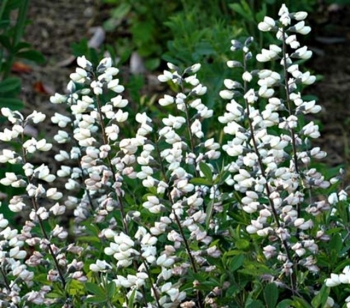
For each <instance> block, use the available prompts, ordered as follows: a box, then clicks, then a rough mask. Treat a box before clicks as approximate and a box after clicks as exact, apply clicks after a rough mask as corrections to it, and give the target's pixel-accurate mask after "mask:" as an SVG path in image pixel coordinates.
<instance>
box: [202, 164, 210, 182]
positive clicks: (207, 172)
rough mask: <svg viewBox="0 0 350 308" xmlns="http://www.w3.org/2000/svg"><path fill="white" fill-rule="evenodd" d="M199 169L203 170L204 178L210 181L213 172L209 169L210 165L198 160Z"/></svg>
mask: <svg viewBox="0 0 350 308" xmlns="http://www.w3.org/2000/svg"><path fill="white" fill-rule="evenodd" d="M199 169H200V170H201V171H202V172H203V174H204V176H205V178H206V179H207V180H208V181H211V182H212V181H213V172H212V171H211V169H210V167H209V166H208V165H207V164H206V163H203V162H200V163H199Z"/></svg>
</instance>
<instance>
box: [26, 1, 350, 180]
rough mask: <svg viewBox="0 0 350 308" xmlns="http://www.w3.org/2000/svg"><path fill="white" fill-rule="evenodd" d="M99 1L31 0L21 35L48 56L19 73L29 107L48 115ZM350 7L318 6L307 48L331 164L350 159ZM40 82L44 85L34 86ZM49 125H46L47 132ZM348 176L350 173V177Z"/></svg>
mask: <svg viewBox="0 0 350 308" xmlns="http://www.w3.org/2000/svg"><path fill="white" fill-rule="evenodd" d="M100 9H101V8H100V7H99V6H98V0H79V1H78V0H56V1H47V0H32V1H31V4H30V11H29V19H30V20H31V24H30V25H29V26H28V27H27V30H26V36H25V40H26V41H28V42H29V43H30V44H32V46H33V47H34V48H35V49H37V50H39V51H41V52H42V53H43V54H44V56H45V57H46V59H47V64H46V65H45V66H36V67H33V70H32V72H31V73H29V74H27V75H25V74H24V75H23V76H21V77H23V78H24V84H23V94H22V95H23V99H24V101H25V106H26V109H27V110H33V109H39V110H42V111H43V112H46V113H49V114H52V113H53V112H54V111H55V110H54V109H52V105H51V104H49V103H48V99H49V96H50V95H51V94H53V93H54V92H60V93H62V92H63V91H64V89H65V86H66V83H67V80H68V76H69V74H70V73H71V72H72V70H73V67H74V62H72V64H73V66H72V65H69V64H65V63H67V62H69V59H70V57H71V47H70V46H71V44H72V43H76V42H79V41H80V40H81V39H82V38H89V37H91V36H92V34H91V32H89V31H90V30H91V28H92V27H95V26H100V25H99V24H98V22H101V20H103V16H101V14H104V13H101V10H100ZM349 12H350V9H349V7H343V8H342V7H331V8H330V7H321V8H320V11H319V12H317V13H316V14H315V17H314V18H312V20H313V25H312V28H313V36H312V40H311V42H310V43H309V47H310V48H311V49H313V51H314V54H315V57H314V60H312V62H311V63H310V66H311V70H312V71H313V72H314V73H315V74H317V75H322V77H323V78H322V80H321V81H320V82H318V83H317V84H316V85H315V86H312V87H311V88H310V89H309V90H308V91H309V93H310V94H313V95H316V96H317V97H318V98H319V103H320V104H321V105H322V107H323V111H322V113H321V119H320V120H321V123H322V135H323V137H322V139H321V140H320V144H321V146H322V148H323V149H324V150H326V151H327V152H328V158H327V160H328V161H327V163H328V165H329V166H338V165H348V164H349V163H350V153H349V152H350V143H349V142H350V130H349V127H350V102H349V97H350V14H349ZM37 83H43V84H44V85H45V90H44V91H40V90H38V89H35V86H34V85H35V84H37ZM49 130H50V127H48V131H49ZM348 178H349V179H350V177H348Z"/></svg>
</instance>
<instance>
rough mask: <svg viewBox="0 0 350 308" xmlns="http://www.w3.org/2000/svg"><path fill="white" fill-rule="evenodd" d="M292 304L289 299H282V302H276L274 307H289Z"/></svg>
mask: <svg viewBox="0 0 350 308" xmlns="http://www.w3.org/2000/svg"><path fill="white" fill-rule="evenodd" d="M291 304H292V301H291V300H290V299H284V300H283V301H282V302H280V303H278V305H277V306H276V308H289V307H290V305H291Z"/></svg>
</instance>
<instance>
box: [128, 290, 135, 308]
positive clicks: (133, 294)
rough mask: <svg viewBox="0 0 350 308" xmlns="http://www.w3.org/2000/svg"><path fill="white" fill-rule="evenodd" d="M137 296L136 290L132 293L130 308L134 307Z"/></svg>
mask: <svg viewBox="0 0 350 308" xmlns="http://www.w3.org/2000/svg"><path fill="white" fill-rule="evenodd" d="M135 295H136V289H134V290H133V291H132V293H131V295H130V298H129V303H128V308H133V307H134V301H135Z"/></svg>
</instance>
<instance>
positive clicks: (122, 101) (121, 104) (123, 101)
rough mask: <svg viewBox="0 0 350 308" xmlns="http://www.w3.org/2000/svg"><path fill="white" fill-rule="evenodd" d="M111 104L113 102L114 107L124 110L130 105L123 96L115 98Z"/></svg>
mask: <svg viewBox="0 0 350 308" xmlns="http://www.w3.org/2000/svg"><path fill="white" fill-rule="evenodd" d="M111 102H112V104H113V106H114V107H116V108H124V107H125V106H126V105H127V104H128V100H127V99H123V98H122V96H121V95H118V96H116V97H113V98H112V99H111Z"/></svg>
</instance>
